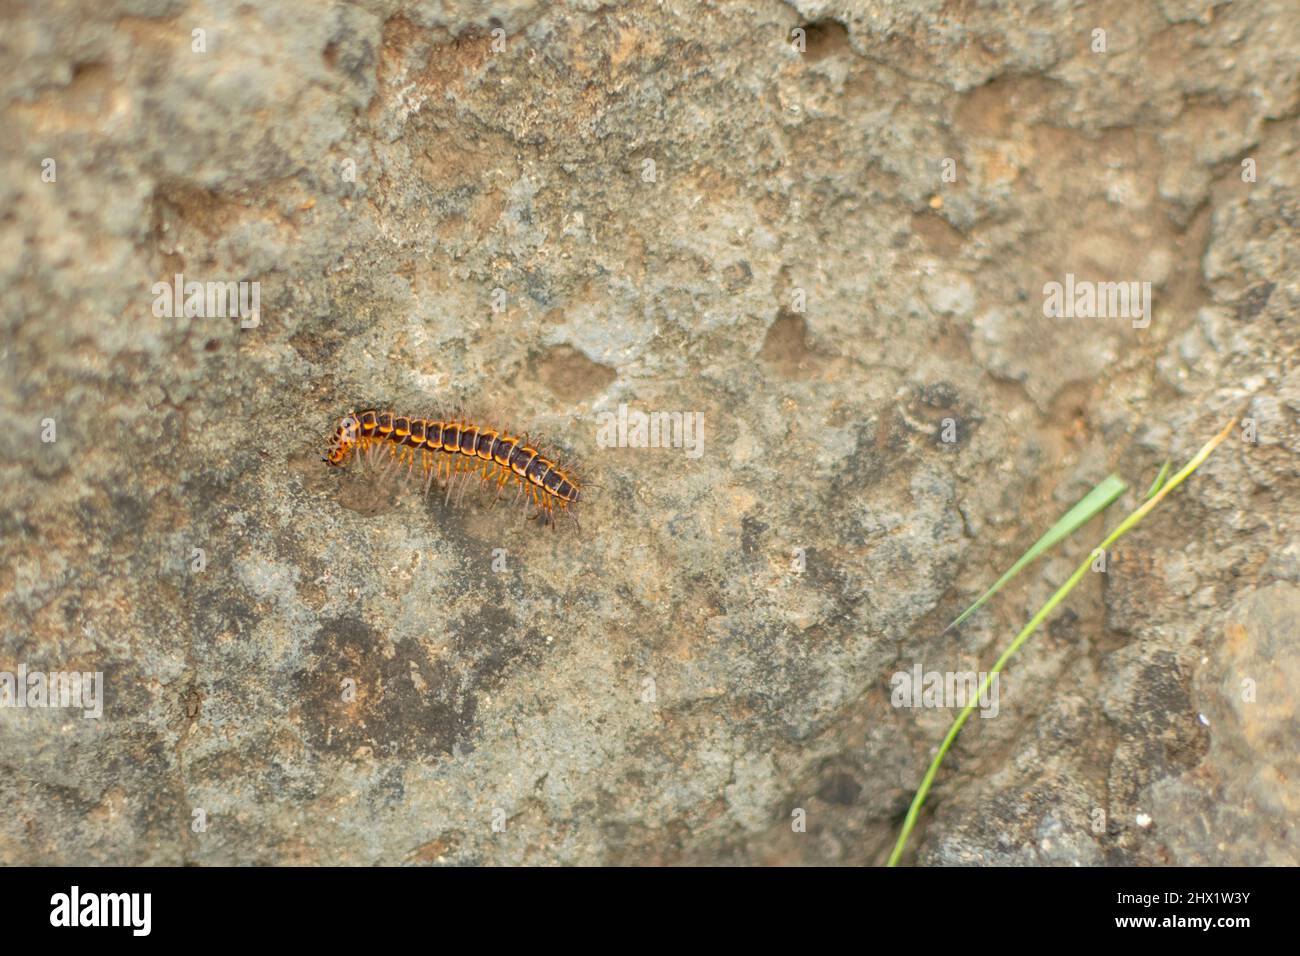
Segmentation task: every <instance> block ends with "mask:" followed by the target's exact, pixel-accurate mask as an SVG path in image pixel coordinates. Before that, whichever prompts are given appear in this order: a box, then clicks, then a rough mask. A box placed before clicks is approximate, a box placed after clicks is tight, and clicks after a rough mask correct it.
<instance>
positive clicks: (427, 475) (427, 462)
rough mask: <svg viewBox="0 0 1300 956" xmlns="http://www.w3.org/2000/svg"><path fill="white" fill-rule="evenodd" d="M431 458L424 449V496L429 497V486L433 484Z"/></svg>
mask: <svg viewBox="0 0 1300 956" xmlns="http://www.w3.org/2000/svg"><path fill="white" fill-rule="evenodd" d="M433 475H434V470H433V458H432V456H431V455H430V454H429V452H428V451H427V450H426V451H425V452H424V497H426V498H428V497H429V487H430V486H431V485H432V484H433Z"/></svg>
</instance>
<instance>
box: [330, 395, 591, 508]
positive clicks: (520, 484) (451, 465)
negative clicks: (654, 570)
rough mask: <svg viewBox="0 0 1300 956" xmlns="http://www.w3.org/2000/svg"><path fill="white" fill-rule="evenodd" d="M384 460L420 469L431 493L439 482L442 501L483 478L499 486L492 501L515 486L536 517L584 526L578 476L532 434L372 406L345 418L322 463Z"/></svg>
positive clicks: (407, 470)
mask: <svg viewBox="0 0 1300 956" xmlns="http://www.w3.org/2000/svg"><path fill="white" fill-rule="evenodd" d="M354 457H355V458H358V459H362V460H364V461H366V462H368V463H370V464H375V463H376V462H379V463H381V464H387V465H388V466H389V467H391V466H393V465H395V466H396V468H397V470H398V472H399V473H400V472H401V470H402V469H403V468H404V469H405V474H406V475H407V476H408V477H409V476H412V475H414V474H415V470H416V466H417V465H418V466H419V468H420V474H421V476H422V477H423V479H424V495H425V496H426V497H427V496H428V494H429V490H430V488H431V487H432V486H433V485H434V483H435V482H437V484H438V485H439V486H445V488H446V496H445V498H444V504H450V503H451V502H452V500H453V491H454V489H455V488H456V487H457V485H458V484H459V488H460V490H459V493H458V494H456V495H455V498H456V500H457V501H459V500H460V499H461V498H462V497H463V495H464V490H465V486H466V485H468V484H469V483H470V482H471V480H472V479H474V478H477V479H479V482H480V484H481V485H483V486H486V487H487V488H489V489H493V490H495V497H494V498H493V504H495V503H497V502H498V501H500V500H501V499H502V497H503V496H505V495H506V494H508V493H509V492H510V490H511V489H512V488H513V492H514V501H515V502H517V503H522V505H523V507H524V510H525V511H527V510H528V509H529V506H530V505H531V506H532V509H533V510H532V513H531V514H529V517H530V518H533V519H540V523H541V524H543V525H548V526H550V527H552V528H554V527H555V526H556V518H557V516H559V515H564V516H567V517H568V518H569V519H571V520H572V522H573V524H574V526H575V527H580V526H579V524H578V517H577V514H576V506H577V505H578V503H579V502H580V501H582V489H581V487H580V483H579V479H578V478H577V477H576V476H575V474H574V473H573V470H572V469H571V468H567V467H564V466H562V465H561V463H560V462H559V460H558V459H552V458H549V457H547V456H546V455H545V454H544V453H543V451H542V450H541V449H540V448H539V447H538V446H537V445H535V444H530V443H529V440H528V436H527V435H513V434H511V433H510V432H509V431H507V430H504V429H500V428H492V427H488V426H486V425H482V424H480V423H478V422H475V421H473V420H470V419H467V418H464V417H458V418H454V419H448V420H441V419H427V418H413V417H410V416H407V415H398V414H396V413H395V412H392V411H380V410H377V409H367V410H365V411H362V412H349V413H348V414H346V415H344V416H343V417H342V418H341V419H340V420H339V423H338V425H337V427H335V429H334V432H333V434H332V435H331V437H330V441H329V447H328V448H327V450H326V453H325V454H324V455H323V456H322V457H321V461H323V462H325V463H326V464H328V465H329V466H330V467H331V468H343V467H345V466H346V465H347V464H348V462H349V461H351V460H352V459H353V458H354Z"/></svg>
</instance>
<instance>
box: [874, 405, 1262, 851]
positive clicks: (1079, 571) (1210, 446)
mask: <svg viewBox="0 0 1300 956" xmlns="http://www.w3.org/2000/svg"><path fill="white" fill-rule="evenodd" d="M1236 425H1237V420H1236V419H1235V418H1234V419H1232V420H1231V421H1229V422H1228V424H1227V425H1225V426H1224V427H1223V429H1222V430H1221V431H1220V432H1219V433H1218V434H1217V435H1215V436H1214V437H1213V438H1211V439H1210V440H1209V441H1207V442H1206V443H1205V444H1204V445H1202V446H1201V450H1200V451H1198V452H1197V453H1196V456H1195V457H1194V458H1193V459H1192V460H1191V461H1189V462H1188V463H1187V464H1186V465H1184V466H1183V468H1182V470H1181V471H1179V472H1178V474H1176V475H1174V477H1172V478H1170V479H1169V481H1168V482H1166V483H1163V484H1161V485H1160V489H1159V490H1158V491H1157V492H1156V493H1155V495H1154V496H1153V497H1150V498H1147V500H1146V501H1145V502H1143V504H1142V505H1141V507H1139V508H1138V509H1137V510H1136V511H1134V512H1133V513H1132V514H1130V515H1129V516H1128V517H1127V518H1125V519H1124V520H1123V521H1121V522H1120V523H1119V526H1118V527H1117V528H1116V529H1115V530H1114V531H1112V532H1111V533H1110V534H1108V535H1107V536H1106V539H1105V540H1104V541H1102V543H1101V544H1100V545H1098V546H1097V548H1096V549H1093V550H1092V551H1091V552H1089V554H1088V556H1087V557H1085V558H1084V559H1083V562H1082V563H1081V564H1080V565H1079V566H1078V567H1077V568H1075V570H1074V573H1073V574H1071V575H1070V577H1069V578H1068V579H1066V582H1065V583H1064V584H1062V585H1061V586H1060V587H1059V588H1057V589H1056V593H1055V594H1053V595H1052V596H1051V597H1050V598H1048V600H1047V603H1046V604H1044V605H1043V606H1042V607H1041V608H1039V610H1038V613H1037V614H1035V615H1034V616H1033V617H1032V618H1030V620H1029V623H1028V624H1026V625H1025V626H1024V629H1023V630H1021V632H1020V633H1019V634H1017V635H1016V638H1015V640H1013V641H1012V642H1011V643H1010V644H1009V645H1007V649H1006V650H1005V651H1003V652H1002V656H1001V657H999V658H998V660H997V663H996V664H994V665H993V669H992V670H990V671H989V672H988V674H986V675H985V677H984V680H983V682H982V683H981V684H980V687H979V690H978V691H977V692H976V694H975V696H974V697H973V698H972V700H971V702H970V703H969V704H967V705H966V706H965V707H964V708H962V711H961V713H959V714H958V715H957V719H956V720H954V721H953V722H952V726H951V727H949V728H948V734H947V736H946V737H944V738H943V743H942V744H940V745H939V752H938V753H937V754H935V757H934V760H932V761H931V762H930V767H929V769H928V770H926V772H925V777H924V778H922V780H921V785H920V787H918V788H917V791H916V796H915V797H913V798H912V805H911V806H910V807H908V808H907V816H906V817H905V818H904V820H903V828H902V830H901V831H900V832H899V834H898V841H897V842H896V843H895V844H894V850H893V852H892V853H890V854H889V862H888V863H887V864H886V866H897V865H898V861H899V859H900V858H901V857H902V855H903V850H904V849H906V848H907V840H908V838H909V837H910V836H911V835H912V830H913V829H914V828H915V827H916V821H917V818H918V817H919V816H920V814H921V807H922V805H923V804H924V803H925V798H926V796H927V795H928V794H929V793H930V787H931V785H933V783H934V778H935V777H936V776H938V774H939V765H940V764H941V763H943V758H944V756H945V755H946V754H947V753H948V750H949V748H950V747H952V744H953V741H955V740H956V739H957V735H958V734H959V733H961V729H962V727H963V726H965V724H966V721H967V719H968V718H969V717H970V715H971V714H973V713H974V712H975V707H976V705H977V704H978V702H979V700H980V698H981V697H984V695H985V694H987V693H988V689H989V685H990V684H991V683H992V682H993V678H994V677H995V676H997V675H998V674H1000V673H1001V672H1002V668H1003V667H1005V666H1006V664H1007V661H1009V660H1011V656H1012V655H1013V654H1015V652H1016V651H1018V650H1019V649H1020V647H1021V645H1023V644H1024V643H1025V641H1027V640H1029V636H1030V635H1031V634H1033V633H1034V631H1036V630H1038V626H1039V625H1040V624H1042V623H1043V621H1044V620H1046V618H1047V616H1048V615H1049V614H1051V613H1052V611H1054V610H1055V609H1056V606H1057V605H1058V604H1060V603H1061V602H1062V601H1063V600H1065V598H1066V596H1067V595H1068V594H1069V593H1070V592H1071V591H1073V590H1074V589H1075V587H1076V586H1077V585H1078V583H1079V582H1080V581H1082V580H1083V578H1084V575H1086V574H1087V573H1088V569H1089V568H1090V567H1092V562H1093V555H1095V554H1096V553H1097V550H1098V549H1100V550H1105V549H1106V548H1109V547H1110V546H1111V545H1112V544H1114V543H1115V542H1116V541H1118V540H1119V539H1120V538H1122V537H1123V536H1124V535H1125V534H1127V533H1128V532H1129V531H1131V530H1132V529H1133V528H1135V527H1137V525H1138V523H1139V522H1141V521H1142V519H1143V518H1145V517H1146V516H1147V515H1148V514H1150V513H1151V511H1152V509H1153V508H1155V506H1156V505H1158V504H1160V502H1161V501H1163V500H1164V497H1165V495H1167V494H1169V492H1171V491H1173V490H1174V489H1175V488H1177V487H1178V486H1179V485H1180V484H1182V483H1183V480H1184V479H1185V478H1187V476H1188V475H1190V474H1191V473H1192V472H1194V471H1195V470H1196V469H1197V468H1199V467H1200V466H1201V464H1202V463H1203V462H1204V461H1205V459H1207V458H1209V457H1210V455H1211V453H1212V452H1213V451H1214V449H1216V448H1218V447H1219V445H1221V444H1222V443H1223V441H1224V440H1225V439H1226V438H1227V437H1228V435H1230V434H1231V433H1232V429H1233V428H1234V427H1236Z"/></svg>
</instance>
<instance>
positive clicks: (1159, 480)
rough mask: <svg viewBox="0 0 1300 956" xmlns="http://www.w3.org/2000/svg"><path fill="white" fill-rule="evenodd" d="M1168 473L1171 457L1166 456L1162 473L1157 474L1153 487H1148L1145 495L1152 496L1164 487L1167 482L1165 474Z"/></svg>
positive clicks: (1146, 496) (1152, 483) (1161, 469)
mask: <svg viewBox="0 0 1300 956" xmlns="http://www.w3.org/2000/svg"><path fill="white" fill-rule="evenodd" d="M1168 474H1169V459H1168V458H1166V459H1165V463H1164V464H1163V465H1161V466H1160V474H1158V475H1156V480H1155V481H1153V482H1151V487H1150V488H1148V489H1147V493H1146V494H1145V495H1144V496H1143V497H1145V498H1150V497H1151V496H1152V495H1154V494H1155V493H1156V492H1157V491H1159V490H1160V489H1161V488H1163V487H1164V484H1165V476H1166V475H1168Z"/></svg>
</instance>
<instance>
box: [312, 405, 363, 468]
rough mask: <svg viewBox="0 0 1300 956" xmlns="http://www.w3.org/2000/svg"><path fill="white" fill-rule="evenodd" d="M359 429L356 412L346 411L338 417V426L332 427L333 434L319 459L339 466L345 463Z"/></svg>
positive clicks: (336, 466)
mask: <svg viewBox="0 0 1300 956" xmlns="http://www.w3.org/2000/svg"><path fill="white" fill-rule="evenodd" d="M360 429H361V422H360V420H359V419H358V418H357V415H356V412H348V413H347V414H346V415H344V416H343V417H342V418H341V419H339V424H338V427H337V428H335V429H334V434H333V435H332V436H331V437H330V444H329V448H328V450H327V451H326V452H325V454H324V455H323V456H322V457H321V461H323V462H325V463H327V464H329V465H331V466H333V467H335V468H340V467H342V466H343V465H344V464H346V463H347V460H348V458H349V457H351V455H352V449H353V448H355V447H356V444H357V435H358V434H359V432H360Z"/></svg>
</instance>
